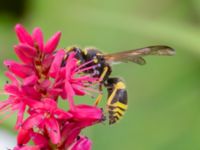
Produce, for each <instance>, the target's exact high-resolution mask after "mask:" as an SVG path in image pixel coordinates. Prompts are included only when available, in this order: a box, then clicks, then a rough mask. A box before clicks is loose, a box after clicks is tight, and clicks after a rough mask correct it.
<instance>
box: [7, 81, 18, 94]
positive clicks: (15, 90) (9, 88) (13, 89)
mask: <svg viewBox="0 0 200 150" xmlns="http://www.w3.org/2000/svg"><path fill="white" fill-rule="evenodd" d="M4 91H5V92H6V93H8V94H10V95H19V94H20V91H19V88H18V87H16V86H15V85H12V84H5V85H4Z"/></svg>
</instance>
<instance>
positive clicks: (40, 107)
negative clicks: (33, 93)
mask: <svg viewBox="0 0 200 150" xmlns="http://www.w3.org/2000/svg"><path fill="white" fill-rule="evenodd" d="M28 105H29V107H30V109H29V114H30V116H29V117H28V118H27V119H26V121H25V122H24V123H23V125H22V128H24V129H26V130H28V129H33V128H34V127H37V128H39V129H40V130H42V131H47V134H48V135H49V137H50V139H51V141H52V143H53V144H57V143H58V142H59V141H60V138H61V137H60V128H59V122H60V121H65V120H69V119H70V118H71V117H72V114H70V113H68V112H65V111H64V110H62V109H59V108H58V107H57V103H56V102H55V101H54V100H52V99H43V101H42V102H37V101H30V102H29V104H28Z"/></svg>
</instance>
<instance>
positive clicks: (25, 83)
mask: <svg viewBox="0 0 200 150" xmlns="http://www.w3.org/2000/svg"><path fill="white" fill-rule="evenodd" d="M37 81H38V77H37V76H36V75H35V74H33V75H31V76H29V77H27V78H25V79H24V80H23V86H29V85H34V84H36V83H37Z"/></svg>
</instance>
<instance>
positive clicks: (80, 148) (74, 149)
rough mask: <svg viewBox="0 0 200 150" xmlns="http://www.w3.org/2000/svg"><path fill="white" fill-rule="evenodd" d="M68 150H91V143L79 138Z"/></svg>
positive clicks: (84, 138)
mask: <svg viewBox="0 0 200 150" xmlns="http://www.w3.org/2000/svg"><path fill="white" fill-rule="evenodd" d="M70 148H71V149H70V150H92V141H91V140H90V139H88V138H87V137H79V138H77V140H76V142H74V143H73V145H72V146H71V147H70Z"/></svg>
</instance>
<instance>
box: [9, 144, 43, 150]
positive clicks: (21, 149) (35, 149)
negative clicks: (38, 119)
mask: <svg viewBox="0 0 200 150" xmlns="http://www.w3.org/2000/svg"><path fill="white" fill-rule="evenodd" d="M13 150H41V149H40V147H39V146H37V145H36V146H27V145H25V146H17V147H15V148H14V149H13Z"/></svg>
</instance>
